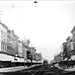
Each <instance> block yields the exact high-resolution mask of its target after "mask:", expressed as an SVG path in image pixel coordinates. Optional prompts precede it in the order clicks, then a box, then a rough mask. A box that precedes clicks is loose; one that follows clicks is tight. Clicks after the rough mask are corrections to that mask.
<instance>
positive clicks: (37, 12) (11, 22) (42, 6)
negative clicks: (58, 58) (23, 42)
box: [0, 0, 75, 61]
mask: <svg viewBox="0 0 75 75" xmlns="http://www.w3.org/2000/svg"><path fill="white" fill-rule="evenodd" d="M36 6H37V7H35V4H34V3H33V1H0V10H2V11H3V12H2V15H1V17H2V18H1V21H2V22H3V23H4V24H5V25H7V26H8V27H9V29H11V30H14V31H15V34H16V35H17V36H19V37H20V38H21V39H24V37H26V38H29V39H30V42H31V43H30V45H33V46H35V47H36V49H37V52H39V53H41V54H42V55H43V57H44V58H46V59H48V60H49V61H50V60H52V59H53V57H54V56H55V55H56V54H58V53H59V52H60V51H61V50H62V49H61V46H62V43H63V42H65V41H66V39H67V37H68V36H71V35H72V34H71V33H70V32H71V30H72V28H73V27H74V25H75V2H74V1H42V0H41V1H38V3H37V4H36Z"/></svg>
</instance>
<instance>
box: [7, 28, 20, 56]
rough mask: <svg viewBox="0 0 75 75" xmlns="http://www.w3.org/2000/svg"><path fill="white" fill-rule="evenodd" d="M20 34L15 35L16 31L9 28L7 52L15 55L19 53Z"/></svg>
mask: <svg viewBox="0 0 75 75" xmlns="http://www.w3.org/2000/svg"><path fill="white" fill-rule="evenodd" d="M18 38H19V37H18V36H16V35H15V33H14V31H13V30H12V31H11V30H9V29H8V30H7V53H8V54H10V55H13V56H15V55H16V54H18Z"/></svg>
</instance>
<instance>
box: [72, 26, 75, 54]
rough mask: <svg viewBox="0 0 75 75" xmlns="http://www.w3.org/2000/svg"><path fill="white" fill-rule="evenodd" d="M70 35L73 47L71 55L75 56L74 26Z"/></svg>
mask: <svg viewBox="0 0 75 75" xmlns="http://www.w3.org/2000/svg"><path fill="white" fill-rule="evenodd" d="M71 33H72V45H73V51H72V53H73V55H75V26H74V27H73V29H72V31H71Z"/></svg>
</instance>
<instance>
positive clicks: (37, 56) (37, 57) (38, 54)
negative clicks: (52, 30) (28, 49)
mask: <svg viewBox="0 0 75 75" xmlns="http://www.w3.org/2000/svg"><path fill="white" fill-rule="evenodd" d="M35 60H36V61H41V60H42V55H41V53H35Z"/></svg>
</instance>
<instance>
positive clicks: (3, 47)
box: [0, 22, 8, 53]
mask: <svg viewBox="0 0 75 75" xmlns="http://www.w3.org/2000/svg"><path fill="white" fill-rule="evenodd" d="M7 29H8V27H7V26H6V25H5V24H3V23H1V22H0V52H4V53H7Z"/></svg>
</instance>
